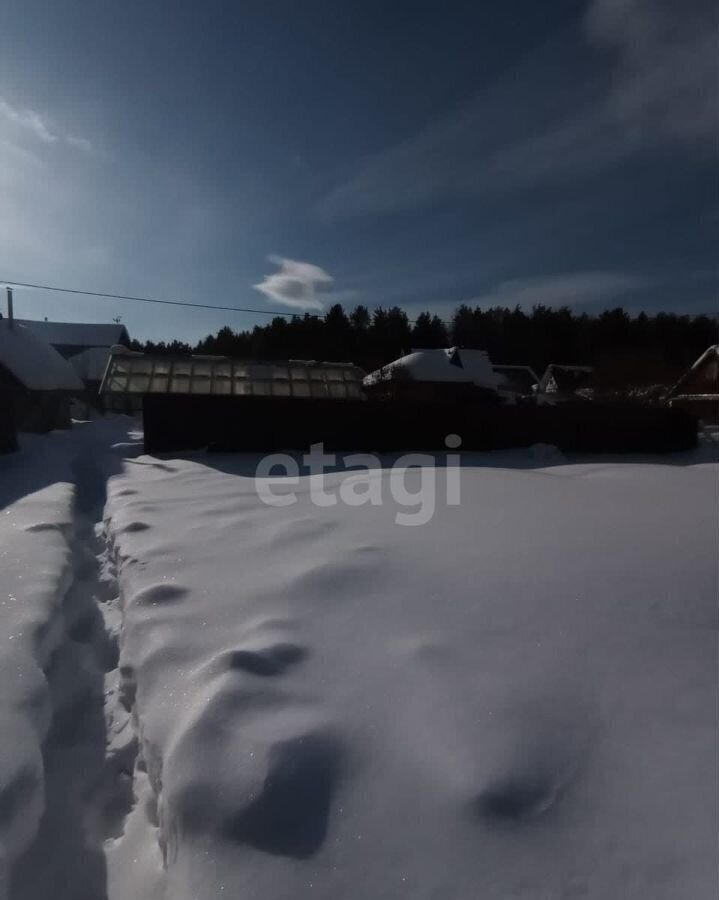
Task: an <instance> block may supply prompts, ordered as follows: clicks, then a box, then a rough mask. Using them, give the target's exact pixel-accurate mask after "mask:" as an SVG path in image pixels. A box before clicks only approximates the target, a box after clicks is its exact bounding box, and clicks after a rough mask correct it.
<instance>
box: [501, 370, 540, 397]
mask: <svg viewBox="0 0 719 900" xmlns="http://www.w3.org/2000/svg"><path fill="white" fill-rule="evenodd" d="M492 369H493V370H494V374H495V375H496V376H497V378H498V379H499V385H498V387H499V390H500V392H503V393H506V394H509V395H510V396H515V397H528V396H531V395H532V392H533V389H534V386H535V385H536V384H539V376H538V375H537V373H536V372H535V371H534V369H533V368H532V367H531V366H497V365H492Z"/></svg>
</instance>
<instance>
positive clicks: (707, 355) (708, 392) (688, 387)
mask: <svg viewBox="0 0 719 900" xmlns="http://www.w3.org/2000/svg"><path fill="white" fill-rule="evenodd" d="M668 400H669V405H670V406H678V407H681V408H683V409H687V410H689V411H690V412H693V413H694V414H695V415H697V416H698V417H699V418H700V420H701V421H702V422H704V424H707V425H719V344H714V345H713V346H711V347H709V348H708V349H707V350H705V351H704V353H702V355H701V356H700V357H699V359H698V360H697V361H696V362H695V363H694V364H693V365H692V366H691V368H690V369H689V370H688V371H687V372H686V373H685V374H684V375H683V376H682V377H681V378H680V379H679V381H678V382H677V383H676V384H675V385H674V387H673V388H672V389H671V390H670V391H669V394H668Z"/></svg>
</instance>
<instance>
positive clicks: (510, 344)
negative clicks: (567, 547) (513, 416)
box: [132, 304, 719, 386]
mask: <svg viewBox="0 0 719 900" xmlns="http://www.w3.org/2000/svg"><path fill="white" fill-rule="evenodd" d="M718 331H719V322H718V321H717V319H716V318H713V317H710V316H706V315H699V316H688V315H676V314H674V313H657V314H653V315H647V314H645V313H639V314H638V315H630V314H628V313H627V312H626V311H625V310H623V309H621V308H617V309H613V310H607V311H605V312H602V313H599V314H597V315H589V314H587V313H580V314H576V313H574V312H572V311H571V310H570V309H569V308H567V307H561V308H550V307H546V306H535V307H534V308H533V309H532V310H531V311H530V312H525V311H524V310H522V309H521V308H519V307H517V308H514V309H506V308H502V307H496V308H493V309H481V308H479V307H475V308H472V307H469V306H460V307H459V308H458V309H457V310H456V311H455V313H454V315H453V316H452V318H451V320H450V321H449V322H446V321H443V320H442V319H440V318H439V317H438V316H436V315H431V314H430V313H422V314H421V315H419V316H418V317H417V318H416V319H414V320H411V319H410V318H409V317H408V315H407V314H406V313H405V312H404V311H403V310H401V309H400V308H399V307H396V306H395V307H391V308H389V309H383V308H378V309H374V310H372V311H370V310H368V309H367V308H366V307H364V306H357V307H356V308H355V309H353V310H352V311H351V312H349V313H347V312H345V310H344V309H343V308H342V307H341V306H340V305H339V304H338V305H335V306H332V307H331V308H330V309H329V311H328V312H327V314H326V315H324V316H317V315H310V314H304V315H298V316H294V317H291V318H285V317H281V316H278V317H276V318H273V319H272V321H271V322H270V323H269V324H267V325H257V326H255V327H254V328H253V329H252V331H233V330H232V329H231V328H230V327H229V326H225V327H224V328H221V329H220V330H219V331H218V332H217V333H216V334H214V335H208V336H207V337H206V338H204V339H203V340H201V341H199V342H198V343H197V344H195V345H194V346H193V345H190V344H187V343H184V342H181V341H173V342H169V343H166V342H161V343H153V342H151V341H148V342H147V343H145V344H142V343H140V342H137V341H133V343H132V347H133V349H136V350H144V351H145V352H152V353H172V354H182V355H184V354H190V353H201V354H217V355H223V356H232V357H244V358H253V359H317V360H326V361H332V362H348V361H349V362H354V363H356V364H357V365H358V366H361V367H362V368H363V369H365V370H367V371H371V370H372V369H375V368H378V367H379V366H381V365H384V364H386V363H387V362H389V361H391V360H393V359H396V358H397V357H399V356H401V355H403V354H404V353H409V352H410V350H412V349H417V348H437V347H450V346H459V347H467V348H477V349H481V350H486V351H487V352H488V353H489V355H490V357H491V359H492V361H493V362H494V363H496V364H504V365H529V366H532V367H533V368H534V370H535V371H536V372H538V373H539V374H540V375H541V373H542V371H543V370H544V368H545V367H546V366H547V365H548V364H549V363H560V364H577V365H592V366H595V367H596V374H597V377H598V378H600V379H601V380H602V381H603V382H604V383H605V384H607V386H611V385H616V386H621V385H627V384H636V385H643V384H656V383H663V384H668V383H671V382H672V381H673V380H675V379H676V378H677V377H678V376H679V375H680V374H681V373H682V372H683V371H684V370H685V369H686V368H687V366H689V365H691V363H692V362H694V360H695V359H696V358H697V357H698V356H699V354H700V353H702V352H703V351H704V350H705V349H706V348H707V347H708V346H709V345H710V344H714V343H716V342H717V341H718V340H719V335H718Z"/></svg>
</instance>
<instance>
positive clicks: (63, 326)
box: [16, 319, 129, 347]
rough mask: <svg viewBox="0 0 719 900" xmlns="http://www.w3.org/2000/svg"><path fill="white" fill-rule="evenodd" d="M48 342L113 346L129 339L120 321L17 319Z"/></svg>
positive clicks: (61, 344) (63, 344)
mask: <svg viewBox="0 0 719 900" xmlns="http://www.w3.org/2000/svg"><path fill="white" fill-rule="evenodd" d="M16 321H18V322H20V323H21V324H22V325H25V326H26V327H27V328H29V329H30V331H32V333H33V334H34V335H36V336H37V337H39V338H40V339H41V340H43V341H45V342H46V343H48V344H53V345H58V346H65V347H112V345H113V344H119V343H121V342H122V341H123V340H126V341H127V340H129V335H128V333H127V329H126V328H125V326H124V325H122V324H120V323H115V322H111V323H93V322H44V321H36V320H33V319H16Z"/></svg>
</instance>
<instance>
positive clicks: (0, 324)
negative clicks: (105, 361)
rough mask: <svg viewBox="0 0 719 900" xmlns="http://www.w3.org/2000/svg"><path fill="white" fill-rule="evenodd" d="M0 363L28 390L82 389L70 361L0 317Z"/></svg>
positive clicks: (16, 323) (22, 327)
mask: <svg viewBox="0 0 719 900" xmlns="http://www.w3.org/2000/svg"><path fill="white" fill-rule="evenodd" d="M0 366H4V368H6V369H7V370H8V371H9V372H10V373H11V374H12V375H13V376H14V377H15V378H16V379H17V380H18V381H19V382H20V383H21V384H22V385H24V387H26V388H27V389H28V390H31V391H83V390H84V386H83V383H82V381H80V379H79V377H78V376H77V374H76V373H75V371H74V370H73V368H72V366H71V365H70V363H68V362H67V361H66V360H64V359H63V358H62V356H60V354H59V353H58V352H57V350H55V349H54V348H53V347H51V346H50V344H46V343H45V342H44V341H41V340H40V339H39V338H38V337H36V336H35V335H34V334H33V333H32V332H31V331H30V329H29V328H27V327H26V326H25V325H23V324H22V323H21V322H18V321H17V320H16V321H15V322H14V324H13V327H12V328H11V327H10V322H8V320H7V319H0Z"/></svg>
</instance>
